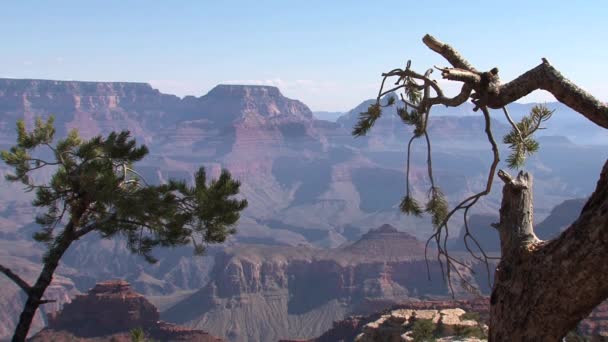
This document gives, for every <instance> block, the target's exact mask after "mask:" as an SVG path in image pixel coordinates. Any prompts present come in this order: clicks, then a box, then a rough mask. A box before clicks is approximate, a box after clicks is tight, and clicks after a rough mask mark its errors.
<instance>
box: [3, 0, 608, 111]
mask: <svg viewBox="0 0 608 342" xmlns="http://www.w3.org/2000/svg"><path fill="white" fill-rule="evenodd" d="M607 17H608V2H606V1H585V2H582V1H580V2H574V1H562V2H560V1H501V2H498V1H454V0H452V1H439V0H435V1H432V2H430V1H429V2H427V1H416V2H414V1H405V0H402V1H371V0H370V1H358V0H350V1H346V0H344V1H339V0H337V1H329V0H325V1H317V0H309V1H296V0H292V1H289V0H274V1H265V0H256V1H253V0H250V1H230V0H225V1H219V0H218V1H202V0H201V1H152V0H145V1H144V0H140V1H127V0H123V1H94V0H90V1H61V0H57V1H5V2H3V4H2V8H1V11H0V30H1V31H2V49H1V50H0V51H1V52H0V77H12V78H44V79H66V80H87V81H96V80H103V81H139V82H150V83H151V84H152V85H153V86H155V87H156V88H158V89H160V90H161V91H163V92H166V93H172V94H176V95H179V96H183V95H196V96H200V95H203V94H205V93H207V92H208V91H209V90H210V89H211V88H213V87H214V86H215V85H217V84H219V83H249V84H270V85H276V86H279V87H280V89H281V91H282V92H283V94H285V95H286V96H288V97H291V98H296V99H299V100H301V101H303V102H304V103H306V104H308V105H309V106H310V107H311V109H313V110H329V111H343V110H348V109H351V108H352V107H354V106H355V105H357V104H358V103H359V102H361V101H362V100H364V99H367V98H371V97H374V94H375V93H376V91H377V88H378V86H379V83H380V74H381V73H382V72H383V71H387V70H390V69H392V68H394V67H403V65H404V64H405V61H406V60H407V59H412V63H413V67H414V68H418V69H419V70H421V71H424V70H425V69H426V68H428V67H431V66H433V65H439V66H443V65H446V62H445V61H444V60H442V59H441V58H439V57H438V56H437V55H436V54H434V53H433V52H431V51H430V50H428V49H427V48H426V47H425V46H424V45H423V44H422V42H421V38H422V36H423V35H424V34H425V33H431V34H433V35H435V36H436V37H437V38H439V39H441V40H443V41H445V42H448V43H450V44H452V45H453V46H454V47H456V48H457V49H459V50H460V52H461V53H462V54H463V55H464V56H465V57H467V58H468V59H469V60H470V61H471V62H472V63H473V64H474V65H476V66H477V67H478V68H480V69H490V68H492V67H494V66H498V67H499V68H500V74H501V77H502V79H503V80H505V81H506V80H510V79H512V78H514V77H516V76H517V75H519V74H520V73H522V72H524V71H526V70H528V69H529V68H531V67H534V66H535V65H537V64H538V63H540V58H541V57H547V58H548V59H549V61H551V63H552V64H554V65H555V66H557V67H558V68H559V69H560V70H561V71H562V72H563V73H564V74H565V75H566V76H567V77H569V78H570V79H572V80H573V81H575V82H576V83H578V84H579V85H580V86H582V87H583V88H585V89H587V90H589V91H591V92H592V93H593V94H595V95H596V96H597V97H598V98H600V99H601V100H604V101H605V100H607V99H608V86H606V84H607V83H606V79H607V78H608V71H607V69H606V68H605V66H606V64H607V62H608V45H606V43H605V42H606V37H608V24H607V22H608V20H606V18H607ZM436 76H438V75H436ZM447 87H448V88H450V86H447ZM546 99H549V97H547V96H546V94H542V93H539V94H534V95H532V96H531V97H529V98H528V99H526V100H527V101H530V100H546Z"/></svg>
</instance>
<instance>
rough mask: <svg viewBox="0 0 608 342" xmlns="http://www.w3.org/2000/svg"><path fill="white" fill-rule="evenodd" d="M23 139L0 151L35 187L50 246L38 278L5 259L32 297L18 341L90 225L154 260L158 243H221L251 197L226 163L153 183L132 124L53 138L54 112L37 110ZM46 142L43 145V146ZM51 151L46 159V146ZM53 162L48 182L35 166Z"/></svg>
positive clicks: (12, 177)
mask: <svg viewBox="0 0 608 342" xmlns="http://www.w3.org/2000/svg"><path fill="white" fill-rule="evenodd" d="M17 134H18V138H17V144H16V145H14V146H13V147H11V149H10V150H8V151H2V152H1V155H0V157H1V158H2V160H3V161H4V162H6V163H7V164H8V165H9V166H11V167H12V168H13V169H14V173H12V174H9V175H7V176H6V179H7V180H8V181H11V182H20V183H22V184H23V185H24V186H25V190H26V191H31V192H34V193H35V199H34V200H33V202H32V204H33V205H34V206H35V207H37V208H40V210H41V211H43V212H42V213H41V214H40V215H38V216H37V217H36V222H37V223H38V224H39V225H40V230H39V231H37V232H36V233H35V234H34V236H33V237H34V239H35V240H36V241H38V242H41V243H43V244H44V245H45V247H46V252H45V254H44V256H43V260H42V263H43V268H42V271H41V272H40V274H39V276H38V278H37V280H36V282H35V283H34V284H33V285H30V284H28V283H27V282H26V281H24V280H23V279H22V278H21V277H19V276H18V275H17V274H15V273H13V272H12V271H11V270H10V269H8V268H6V267H4V266H2V265H0V271H2V272H3V273H4V274H5V275H6V276H7V277H9V278H10V279H11V280H13V281H14V282H15V283H16V284H17V285H19V286H20V287H21V289H22V290H23V291H24V292H25V293H26V295H27V300H26V303H25V306H24V309H23V312H22V313H21V315H20V318H19V322H18V324H17V327H16V328H15V333H14V336H13V339H12V341H25V339H26V336H27V334H28V331H29V328H30V325H31V322H32V319H33V317H34V314H35V313H36V310H37V309H38V307H39V306H40V305H41V304H44V303H48V302H50V300H46V299H43V295H44V292H45V290H46V288H47V287H48V286H49V284H50V283H51V281H52V279H53V274H54V272H55V270H56V269H57V266H58V265H59V261H60V260H61V258H62V256H63V255H64V253H65V252H66V250H67V249H68V248H69V247H70V245H71V244H72V243H74V242H75V241H76V240H78V239H80V238H81V237H83V236H84V235H86V234H88V233H91V232H98V233H99V234H100V235H101V236H102V237H103V238H112V237H114V236H122V237H124V238H125V239H126V241H127V246H128V248H129V249H130V250H131V251H132V252H133V253H136V254H139V255H141V256H143V257H144V258H145V260H147V261H148V262H152V263H153V262H155V261H156V260H155V259H154V257H153V256H152V254H151V252H152V250H153V248H154V247H157V246H161V247H167V246H181V245H186V244H188V243H192V244H193V246H194V252H195V253H196V254H201V253H203V252H204V248H205V245H206V244H209V243H221V242H224V241H225V240H226V238H227V237H228V236H229V235H230V234H234V233H235V232H236V231H235V224H236V223H237V221H238V220H239V217H240V212H241V211H242V210H243V209H245V207H247V201H246V200H244V199H238V198H236V196H237V195H238V193H239V187H240V183H239V182H238V181H236V180H234V179H232V177H231V175H230V173H229V172H228V171H226V170H223V171H222V173H221V175H220V176H219V178H218V179H216V180H212V181H211V182H207V178H206V173H205V169H204V168H200V169H199V170H198V171H197V172H196V174H195V175H194V184H193V185H192V186H189V185H188V184H186V182H185V181H181V180H169V181H168V182H167V183H166V184H161V185H150V184H148V183H146V181H145V179H143V178H142V177H141V175H140V174H139V173H138V172H137V171H136V170H135V168H134V164H135V163H137V162H139V161H140V160H142V159H143V158H144V157H145V156H146V155H147V154H148V149H147V147H146V146H144V145H141V146H137V144H136V142H135V140H134V139H131V138H130V133H129V132H128V131H123V132H120V133H115V132H112V133H110V134H109V135H108V136H107V137H105V138H104V137H101V136H97V137H94V138H92V139H89V140H86V139H82V138H81V137H79V135H78V132H77V131H76V130H72V131H71V132H69V134H68V136H67V137H66V138H64V139H62V140H59V141H57V143H56V144H53V140H54V139H53V138H54V135H55V128H54V125H53V117H50V118H49V119H48V120H47V121H43V120H41V119H40V118H38V119H37V120H36V122H35V127H34V128H33V130H31V131H28V130H27V129H26V127H25V123H24V121H22V120H20V121H18V122H17ZM41 150H45V151H41ZM44 152H46V154H47V155H48V154H50V155H51V157H50V158H47V159H43V157H40V156H41V155H44V154H43V153H44ZM43 168H53V171H54V173H53V175H52V177H51V179H50V181H49V182H47V183H39V182H37V181H36V177H35V174H36V172H37V171H38V170H40V169H43Z"/></svg>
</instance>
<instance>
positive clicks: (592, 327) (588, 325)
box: [309, 297, 608, 342]
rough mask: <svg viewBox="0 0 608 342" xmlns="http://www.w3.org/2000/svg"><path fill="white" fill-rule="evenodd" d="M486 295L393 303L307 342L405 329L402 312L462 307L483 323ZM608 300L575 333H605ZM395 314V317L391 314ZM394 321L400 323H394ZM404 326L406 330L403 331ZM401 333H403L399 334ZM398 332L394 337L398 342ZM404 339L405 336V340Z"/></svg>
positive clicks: (340, 323)
mask: <svg viewBox="0 0 608 342" xmlns="http://www.w3.org/2000/svg"><path fill="white" fill-rule="evenodd" d="M489 304H490V303H489V298H487V297H478V298H475V299H469V300H442V301H424V300H422V301H418V300H417V301H408V302H402V303H399V304H397V305H394V306H393V307H392V308H390V309H388V310H381V311H378V312H376V313H373V314H370V315H367V316H351V317H349V318H347V319H344V320H341V321H336V322H334V323H333V326H332V328H331V329H329V330H328V331H326V332H325V333H323V334H322V335H321V336H319V337H317V338H315V339H311V340H309V342H333V341H340V340H344V341H354V340H355V339H356V338H357V336H361V335H362V334H363V336H361V338H363V337H364V336H365V338H368V337H370V336H376V335H374V334H397V333H398V332H405V330H407V328H408V326H407V324H406V325H405V326H403V323H404V322H405V320H403V317H402V316H403V313H404V312H405V313H411V312H413V311H419V312H421V311H424V312H426V313H425V314H428V313H429V312H432V313H433V314H432V315H433V319H435V318H437V320H439V318H441V315H438V314H437V313H440V312H442V311H444V310H453V309H458V310H460V309H462V310H464V311H466V312H468V313H474V314H475V316H478V317H479V322H481V323H484V324H486V323H487V322H488V321H489V314H490V310H489ZM607 313H608V303H606V302H604V303H602V304H600V305H599V306H598V307H596V308H595V309H594V310H593V312H591V314H590V315H589V317H587V318H586V319H584V320H583V321H582V322H581V323H580V324H579V328H578V333H579V334H581V335H583V336H594V337H598V336H608V314H607ZM393 316H394V317H393ZM395 322H397V323H398V322H401V323H399V324H395ZM404 329H405V330H404ZM402 334H403V333H402ZM402 334H400V335H399V336H398V338H397V339H396V340H397V341H399V338H401V335H402ZM404 340H405V339H404Z"/></svg>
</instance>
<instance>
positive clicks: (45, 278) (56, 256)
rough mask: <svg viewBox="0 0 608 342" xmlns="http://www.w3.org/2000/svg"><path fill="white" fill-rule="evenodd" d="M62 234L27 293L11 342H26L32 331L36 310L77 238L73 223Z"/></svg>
mask: <svg viewBox="0 0 608 342" xmlns="http://www.w3.org/2000/svg"><path fill="white" fill-rule="evenodd" d="M62 234H63V236H61V238H59V239H58V241H57V242H56V243H55V244H54V245H53V247H52V248H51V249H50V250H49V253H48V255H47V256H45V258H44V267H43V268H42V271H41V272H40V275H39V276H38V279H37V280H36V283H35V284H34V285H33V286H32V287H31V288H30V290H29V291H28V293H27V301H26V302H25V306H24V308H23V311H22V312H21V315H20V316H19V322H18V323H17V327H16V328H15V333H14V334H13V338H12V340H11V341H12V342H24V341H25V339H26V338H27V334H28V332H29V330H30V326H31V325H32V320H33V319H34V315H35V314H36V310H37V309H38V307H39V306H40V304H42V303H44V301H43V300H42V296H43V295H44V291H46V288H47V287H48V286H49V285H50V284H51V281H53V274H54V273H55V270H56V269H57V266H59V260H61V257H62V256H63V254H64V253H65V252H66V251H67V249H68V247H70V244H71V243H72V242H73V241H74V240H75V238H76V237H75V236H74V232H73V224H72V223H71V222H70V223H68V224H67V225H66V228H65V229H64V231H63V233H62Z"/></svg>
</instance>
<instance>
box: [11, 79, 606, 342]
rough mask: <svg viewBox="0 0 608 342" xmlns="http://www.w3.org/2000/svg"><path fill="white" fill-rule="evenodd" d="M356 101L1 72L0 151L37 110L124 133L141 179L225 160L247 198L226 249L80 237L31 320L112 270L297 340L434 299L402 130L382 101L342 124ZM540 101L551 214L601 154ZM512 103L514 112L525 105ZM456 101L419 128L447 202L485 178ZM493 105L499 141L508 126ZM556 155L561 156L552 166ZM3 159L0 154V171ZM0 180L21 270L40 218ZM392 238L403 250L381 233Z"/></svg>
mask: <svg viewBox="0 0 608 342" xmlns="http://www.w3.org/2000/svg"><path fill="white" fill-rule="evenodd" d="M369 103H370V102H369V101H364V102H362V104H361V105H359V106H357V107H356V108H354V109H353V110H351V111H350V112H347V113H344V115H342V116H341V117H340V118H339V119H337V120H336V122H330V121H325V120H319V119H317V118H315V117H314V115H313V112H312V111H311V110H310V109H309V108H308V107H307V106H306V105H305V104H303V103H302V102H300V101H297V100H293V99H289V98H287V97H285V96H283V95H282V93H281V91H280V90H279V89H278V88H276V87H270V86H250V85H218V86H217V87H215V88H214V89H212V90H211V91H209V92H208V93H207V94H206V95H203V96H200V97H195V96H186V97H183V98H179V97H177V96H174V95H169V94H163V93H161V92H160V91H158V90H156V89H153V88H152V87H151V86H150V85H148V84H145V83H128V82H78V81H52V80H17V79H0V149H6V148H9V147H10V146H11V144H13V143H14V142H15V139H16V133H15V122H16V121H17V119H24V120H25V121H26V124H28V125H31V124H32V122H33V120H34V118H35V117H38V116H40V117H43V118H46V117H48V116H49V115H54V117H55V119H56V120H55V123H56V127H57V137H62V136H65V134H67V132H68V131H69V130H70V129H72V128H75V129H78V130H79V132H80V133H81V135H82V136H83V137H86V138H90V137H92V136H95V135H98V134H107V133H109V132H110V131H113V130H125V129H126V130H129V131H130V132H131V133H132V135H133V136H134V137H135V138H136V139H137V141H138V142H140V143H145V144H146V145H147V146H148V147H149V148H150V154H149V155H148V156H147V157H146V158H145V159H144V160H143V161H142V162H141V163H140V164H138V165H137V170H138V171H139V172H140V173H141V174H142V175H143V176H144V177H145V178H146V179H147V180H148V181H149V182H150V183H155V184H158V183H161V182H165V181H167V180H168V179H169V178H179V179H185V180H186V181H190V182H191V181H192V175H193V173H194V172H195V170H196V169H197V168H198V167H199V166H201V165H202V166H205V168H206V170H207V171H208V172H209V173H210V174H211V176H212V177H215V176H217V175H218V174H219V172H220V170H221V169H222V168H227V169H229V170H230V172H231V173H232V174H233V176H234V177H235V178H237V179H239V180H241V181H242V187H241V189H242V196H244V197H245V198H247V199H248V200H249V203H250V205H249V208H248V209H247V210H246V211H245V212H244V214H243V216H242V219H241V220H240V222H239V226H238V227H237V230H238V233H237V234H236V235H235V236H233V237H232V238H231V239H230V240H229V241H228V242H227V243H226V244H225V245H222V246H210V247H209V249H208V252H207V254H206V255H205V256H203V257H198V256H196V257H195V256H193V255H192V250H191V248H188V247H184V248H175V249H158V250H157V251H155V252H154V255H155V256H156V257H157V258H158V259H159V262H158V263H157V264H154V265H149V264H146V263H145V262H144V261H143V260H142V259H141V258H139V257H137V256H134V255H131V254H130V253H129V252H128V251H127V250H126V249H125V241H123V240H121V239H114V240H104V239H101V238H100V237H99V236H96V235H90V236H86V237H85V238H83V239H81V240H80V241H78V243H77V244H75V245H74V246H72V247H71V248H70V249H69V250H68V253H67V254H66V256H65V257H64V259H63V260H62V263H61V267H60V268H59V270H58V274H57V276H56V277H55V279H54V282H53V285H52V288H51V290H50V291H48V292H47V296H48V297H49V298H51V299H57V303H56V304H52V305H45V307H44V308H43V311H42V312H41V313H40V314H39V315H38V316H37V318H36V320H35V325H34V327H33V331H34V332H36V331H38V330H40V329H41V328H43V327H44V326H45V324H47V323H48V317H49V315H51V313H52V312H55V311H57V310H58V309H59V308H61V307H62V306H64V305H65V304H66V303H68V302H69V301H70V298H73V297H74V296H75V295H77V294H79V293H86V292H87V291H88V290H89V289H90V288H91V287H94V286H95V284H96V283H97V282H99V281H102V280H106V279H114V278H120V279H125V280H126V281H128V282H129V283H130V284H131V286H132V287H133V288H134V290H135V291H138V292H140V293H142V294H143V295H145V296H146V297H147V298H148V299H149V300H150V301H151V302H152V303H153V304H155V305H156V306H157V307H158V308H159V310H160V311H161V317H163V319H165V320H170V321H172V322H179V323H180V324H185V325H188V326H191V327H197V328H203V329H204V330H207V331H210V332H211V333H212V334H214V335H216V336H220V337H224V338H227V339H230V340H235V341H237V340H238V341H245V340H251V341H254V340H260V339H261V340H266V339H265V338H266V337H268V338H273V339H274V338H275V337H276V338H277V339H279V338H296V337H297V338H300V337H301V338H310V337H313V336H319V335H320V334H321V333H322V332H323V331H324V330H327V329H329V328H330V327H331V324H332V321H334V320H340V319H343V318H345V317H346V316H348V315H350V314H371V313H372V312H374V311H378V310H382V309H384V308H385V307H387V306H390V305H392V304H393V303H395V302H397V301H401V300H409V299H413V298H424V299H434V298H436V297H445V296H447V295H448V292H447V287H446V284H445V283H444V282H442V281H441V280H440V279H441V276H440V274H439V273H438V272H439V270H438V268H437V267H438V265H436V264H434V263H431V275H432V279H433V280H434V281H433V282H432V283H429V282H428V280H427V274H426V264H425V261H424V256H423V255H421V250H420V241H425V239H426V238H428V236H429V235H430V232H431V231H432V226H431V224H430V219H429V218H427V217H422V218H416V217H406V216H404V215H402V214H401V213H400V212H399V210H398V204H399V202H400V200H401V198H402V197H403V194H404V189H405V177H404V165H405V150H406V147H407V146H406V143H407V140H408V139H409V137H410V136H411V134H412V132H411V131H409V130H408V129H407V128H406V127H405V126H404V125H403V124H402V123H401V122H400V119H399V118H398V117H397V116H396V115H395V113H394V109H392V108H387V109H386V110H385V113H384V115H383V116H382V117H381V118H380V119H379V120H378V122H377V124H376V127H375V128H374V130H372V132H371V134H370V135H369V136H367V137H363V138H358V139H354V138H353V137H352V136H351V134H350V133H351V130H352V125H353V123H354V121H355V120H356V118H357V116H358V113H359V112H361V111H363V110H365V109H366V107H367V106H368V105H369ZM550 105H552V106H555V108H557V109H558V112H556V114H555V115H554V118H552V121H550V122H549V123H548V126H549V127H553V126H552V122H553V120H555V123H556V124H555V126H556V127H557V129H556V131H552V130H551V129H548V130H546V131H543V134H545V136H542V137H540V138H539V141H540V144H541V150H540V152H539V153H538V154H536V155H534V156H532V157H531V158H530V160H529V161H528V164H527V166H526V167H527V169H529V170H530V171H531V172H532V173H533V174H534V175H535V177H536V178H535V187H536V189H535V209H536V212H535V215H536V218H537V222H541V221H543V219H545V218H547V220H548V219H549V218H550V217H553V218H555V217H556V216H555V215H556V214H559V213H562V212H564V210H557V211H556V212H555V213H552V210H553V208H554V207H556V206H557V205H560V204H562V203H564V202H565V201H569V200H572V199H575V198H584V197H586V196H588V195H589V193H590V192H591V190H592V189H593V186H594V183H595V180H596V179H597V173H598V170H599V169H600V167H601V164H602V162H603V160H605V159H606V157H608V153H607V152H606V151H608V150H607V149H606V148H605V145H601V144H597V141H601V139H599V140H598V139H595V138H594V140H593V141H592V142H594V143H595V144H587V143H588V142H589V141H585V140H581V137H580V136H575V135H568V134H569V131H568V130H567V129H565V128H563V129H562V128H560V127H566V128H567V127H569V126H568V125H567V124H564V122H566V123H567V122H570V120H571V118H577V117H576V116H575V115H577V114H575V113H573V112H572V111H569V110H567V109H564V108H562V107H560V106H559V104H550ZM516 107H517V108H514V110H513V112H514V116H517V115H520V114H521V113H523V112H525V111H526V109H528V110H529V108H530V107H531V105H519V104H517V105H516ZM459 110H460V111H461V112H458V113H452V112H445V111H438V112H437V113H436V116H433V117H431V121H430V124H429V125H430V126H429V130H430V131H429V133H430V135H431V139H432V143H433V165H434V169H435V174H436V177H437V182H438V184H439V185H440V187H441V188H442V190H443V192H444V193H445V194H446V195H447V198H448V201H449V202H450V204H454V203H455V202H456V201H457V200H459V199H461V198H463V196H465V195H467V194H471V193H472V192H474V191H477V190H479V189H481V188H482V187H483V186H484V184H485V183H484V182H485V174H486V170H487V167H488V166H489V162H490V159H489V158H490V156H491V152H490V148H489V146H488V144H487V141H485V140H484V139H485V135H484V133H483V119H482V118H481V117H480V116H478V115H474V114H475V113H473V112H472V110H471V108H469V107H467V106H464V107H463V109H462V108H461V109H459ZM493 113H494V114H496V115H494V116H493V117H494V120H493V121H492V126H493V128H494V130H495V133H496V136H497V138H499V137H501V136H502V134H504V133H505V132H506V131H507V130H508V126H507V125H506V124H505V122H504V120H503V119H501V116H499V114H500V113H499V112H493ZM518 113H519V114H518ZM562 118H565V119H562ZM551 134H554V135H556V136H553V135H551ZM560 134H563V135H564V136H557V135H560ZM588 136H589V137H595V136H596V133H594V132H591V131H590V133H589V134H588ZM501 151H502V152H503V154H504V152H505V146H504V145H503V146H501ZM413 152H414V158H413V160H412V169H411V178H412V188H413V191H414V194H415V195H416V196H418V197H419V198H421V199H423V198H424V197H425V196H426V191H427V187H428V184H427V182H428V181H427V175H426V150H425V148H424V144H423V142H422V141H419V140H417V141H416V142H415V143H414V147H413ZM565 155H567V156H568V158H569V160H570V162H568V163H564V159H563V158H564V156H565ZM503 167H504V166H503ZM7 171H8V169H7V168H6V165H4V164H2V165H0V176H4V175H5V174H6V173H7ZM49 176H50V172H49V171H48V170H47V171H44V172H41V173H40V174H39V177H40V179H43V180H44V179H48V177H49ZM497 184H498V183H497ZM0 187H1V189H2V191H0V227H1V228H0V258H2V263H3V264H6V266H8V267H10V268H12V269H13V270H15V271H16V272H17V273H20V274H24V275H25V278H26V279H27V280H28V281H29V280H31V279H32V278H33V277H34V276H35V275H36V274H37V272H38V270H39V269H40V266H39V265H40V260H41V257H42V251H43V249H42V246H40V245H37V244H35V243H34V242H32V239H31V235H32V233H33V232H35V231H36V230H37V229H38V227H37V226H36V225H35V224H34V223H33V219H34V216H35V214H36V213H35V211H34V210H33V208H32V206H31V203H30V201H31V198H32V197H31V194H28V193H24V192H23V190H22V189H21V186H19V185H16V184H9V183H7V182H6V181H4V177H2V180H0ZM499 196H500V194H499V191H494V192H493V193H492V194H491V195H490V196H488V197H487V198H486V199H484V200H483V201H481V202H480V203H479V205H478V206H476V208H475V210H474V212H473V214H474V215H480V217H486V219H485V221H484V220H480V221H479V225H478V226H479V228H478V229H479V231H480V234H484V233H486V232H487V231H488V230H487V229H486V230H484V229H485V228H487V223H491V218H492V215H495V214H496V213H497V212H498V206H499V199H500V197H499ZM575 211H576V209H574V212H575ZM568 217H569V216H568ZM568 217H562V218H559V219H556V220H557V221H555V222H551V223H550V224H549V223H547V225H549V226H551V227H550V228H551V229H553V231H556V230H555V229H557V231H559V228H556V227H562V226H563V225H567V224H569V223H570V221H568V219H569V218H568ZM547 220H545V222H547ZM461 221H462V220H460V222H461ZM558 221H559V222H558ZM385 224H388V226H385ZM540 224H543V223H540ZM458 225H459V224H456V225H455V227H454V229H455V230H458V229H459V228H460V227H457V226H458ZM390 227H393V228H390ZM378 229H380V232H378ZM488 229H489V228H488ZM547 229H549V228H547ZM395 230H396V231H395ZM374 234H376V235H374ZM374 236H375V237H378V236H380V237H382V236H384V237H385V238H386V237H387V236H388V237H392V238H394V239H393V240H394V241H386V239H384V240H383V238H378V239H375V238H374ZM453 236H457V233H456V232H455V233H454V234H453ZM490 238H491V237H490ZM389 240H391V239H390V238H389ZM374 241H376V242H374ZM381 241H384V242H381ZM396 242H400V243H403V246H408V248H403V246H401V245H399V246H394V245H390V243H396ZM384 243H388V244H389V245H387V247H386V248H385V247H384V245H382V244H384ZM460 247H462V246H460ZM460 247H459V246H458V243H457V242H454V248H455V250H456V251H457V253H461V252H463V251H462V248H460ZM489 248H490V250H491V247H490V246H489ZM458 251H460V252H458ZM462 257H463V258H465V259H466V258H468V257H467V256H466V254H464V253H463V254H462ZM431 260H432V258H431ZM467 260H468V261H470V262H471V263H474V261H472V260H469V259H467ZM476 267H477V266H476ZM479 267H481V265H479ZM484 272H485V270H482V271H481V272H478V273H479V274H480V275H481V277H482V278H483V281H482V280H481V279H476V280H475V281H476V283H477V284H479V286H480V287H481V289H482V290H483V291H485V292H486V293H487V281H486V280H485V278H486V276H485V275H484ZM0 286H2V290H0V307H1V308H2V309H1V310H0V339H2V338H6V337H7V336H9V335H10V333H11V331H12V328H13V326H14V320H15V319H16V317H17V316H18V313H19V311H20V309H21V307H22V303H23V297H22V296H21V295H20V292H19V291H20V290H19V289H18V288H17V287H16V286H15V285H14V284H13V283H11V282H10V281H9V280H8V279H6V278H4V277H0ZM459 291H460V292H459V294H461V295H467V293H465V291H462V290H459ZM317 293H319V295H318V296H317ZM228 317H231V318H232V317H235V318H234V319H230V320H229V319H227V318H228ZM262 320H265V321H269V322H272V323H271V324H267V325H264V324H262V323H261V321H262ZM254 322H257V323H254Z"/></svg>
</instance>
